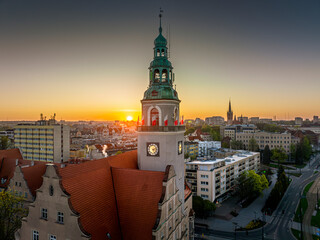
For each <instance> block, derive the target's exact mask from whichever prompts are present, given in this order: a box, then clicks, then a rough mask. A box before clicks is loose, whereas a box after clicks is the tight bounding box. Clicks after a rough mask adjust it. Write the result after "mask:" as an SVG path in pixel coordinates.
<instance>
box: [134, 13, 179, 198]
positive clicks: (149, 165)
mask: <svg viewBox="0 0 320 240" xmlns="http://www.w3.org/2000/svg"><path fill="white" fill-rule="evenodd" d="M153 50H154V51H153V53H154V57H153V60H152V62H151V63H150V67H149V87H148V89H147V90H146V91H145V93H144V96H143V99H142V100H141V104H142V122H141V125H140V126H138V164H139V168H140V169H141V170H152V171H165V169H166V166H167V165H172V166H173V167H174V170H175V173H176V185H177V188H178V189H179V198H180V200H181V201H182V202H183V199H184V154H183V146H184V144H183V141H184V132H185V126H184V125H182V123H181V122H180V117H179V116H180V100H179V98H178V93H177V91H176V90H175V89H174V87H173V83H174V74H173V71H172V70H173V67H172V65H171V62H170V61H169V60H168V48H167V40H166V39H165V37H164V36H163V35H162V27H161V15H160V27H159V35H158V37H157V38H156V39H155V41H154V48H153Z"/></svg>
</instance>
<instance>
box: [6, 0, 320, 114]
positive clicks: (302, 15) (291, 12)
mask: <svg viewBox="0 0 320 240" xmlns="http://www.w3.org/2000/svg"><path fill="white" fill-rule="evenodd" d="M160 6H161V7H162V8H163V10H164V16H165V18H164V20H163V29H164V30H163V32H164V35H165V36H166V37H168V34H167V33H168V32H169V26H170V38H169V42H170V60H171V61H172V62H174V67H175V69H174V72H175V79H176V84H177V90H178V91H179V94H180V95H181V96H183V101H182V103H181V114H182V115H184V116H185V118H195V117H201V118H204V117H207V116H214V115H217V116H225V115H226V111H227V108H228V101H229V98H231V101H232V106H233V110H234V113H235V114H236V115H237V116H240V115H241V114H243V115H246V116H249V117H251V116H260V117H270V118H273V117H274V116H276V117H277V119H293V118H294V117H295V116H300V117H303V118H310V119H311V118H312V116H313V115H315V114H318V112H317V111H319V107H320V95H319V89H320V81H319V79H320V71H319V65H320V48H319V42H320V34H319V25H320V15H319V13H318V10H319V8H320V3H319V1H307V2H303V3H302V2H300V1H281V2H279V1H275V0H273V1H258V2H257V1H241V2H240V1H235V0H234V1H201V3H199V2H194V1H183V4H181V1H134V2H133V1H120V2H112V4H110V3H109V2H107V1H100V0H91V1H82V0H71V1H39V0H29V1H7V0H1V1H0V16H1V17H0V19H1V20H0V28H1V33H2V34H1V35H2V36H1V38H0V52H1V57H0V81H1V89H2V91H1V92H2V93H1V95H2V97H3V99H5V101H3V102H2V104H1V105H0V120H37V119H38V118H39V113H40V112H43V113H44V114H46V115H49V114H51V113H53V112H56V113H57V116H58V119H60V118H62V119H65V120H116V119H120V120H125V119H127V117H129V116H131V117H133V119H134V120H136V119H137V118H138V116H140V114H141V109H140V103H139V100H141V99H142V97H143V96H142V90H144V89H146V87H147V82H148V66H149V64H150V61H151V60H152V57H153V52H152V48H153V40H154V38H155V37H156V36H157V26H158V19H157V18H155V16H157V14H158V12H159V7H160ZM152 32H153V34H150V33H152Z"/></svg>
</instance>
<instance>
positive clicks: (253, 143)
mask: <svg viewBox="0 0 320 240" xmlns="http://www.w3.org/2000/svg"><path fill="white" fill-rule="evenodd" d="M248 150H249V151H252V152H256V151H258V150H259V145H258V143H257V141H256V140H255V139H254V138H251V139H250V140H249V145H248Z"/></svg>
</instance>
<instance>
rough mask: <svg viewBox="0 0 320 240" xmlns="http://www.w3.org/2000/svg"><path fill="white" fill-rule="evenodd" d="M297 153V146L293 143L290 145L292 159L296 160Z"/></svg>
mask: <svg viewBox="0 0 320 240" xmlns="http://www.w3.org/2000/svg"><path fill="white" fill-rule="evenodd" d="M296 151H297V145H296V144H293V143H291V144H290V156H291V159H295V158H296Z"/></svg>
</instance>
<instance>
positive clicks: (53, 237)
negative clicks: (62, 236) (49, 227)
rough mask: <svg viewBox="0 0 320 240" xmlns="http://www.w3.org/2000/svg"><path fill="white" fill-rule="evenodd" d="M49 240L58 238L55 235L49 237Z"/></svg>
mask: <svg viewBox="0 0 320 240" xmlns="http://www.w3.org/2000/svg"><path fill="white" fill-rule="evenodd" d="M49 240H57V237H56V236H54V235H49Z"/></svg>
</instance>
